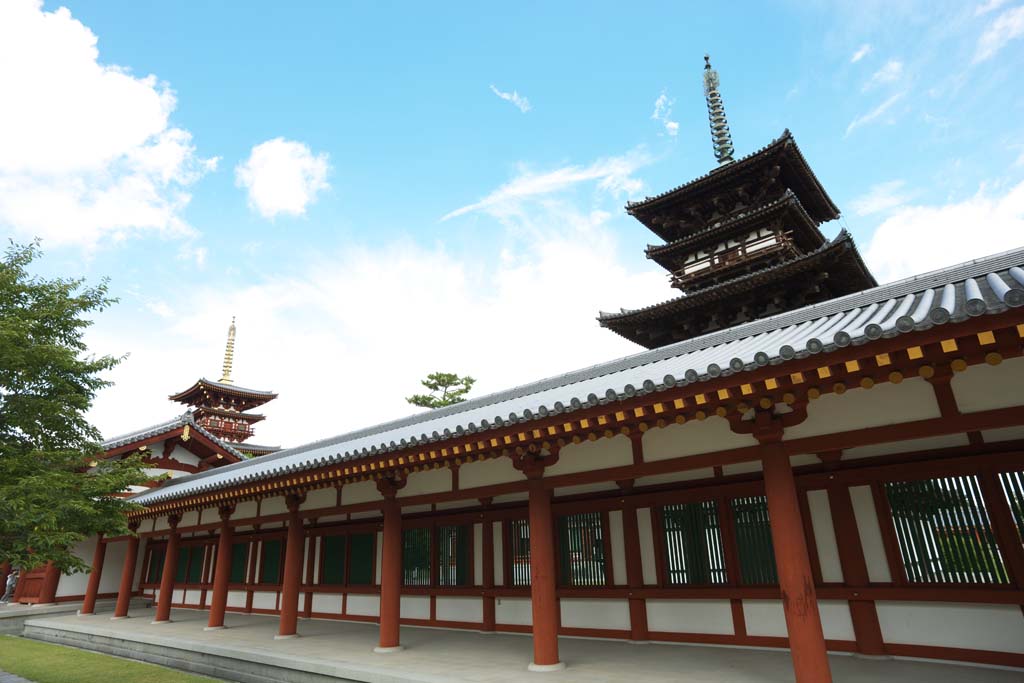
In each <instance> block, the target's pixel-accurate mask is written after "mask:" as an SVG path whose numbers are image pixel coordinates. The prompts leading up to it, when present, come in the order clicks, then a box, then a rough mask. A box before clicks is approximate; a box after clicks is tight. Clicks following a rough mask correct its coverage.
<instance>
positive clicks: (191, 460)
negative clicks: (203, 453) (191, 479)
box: [153, 445, 202, 467]
mask: <svg viewBox="0 0 1024 683" xmlns="http://www.w3.org/2000/svg"><path fill="white" fill-rule="evenodd" d="M153 455H155V456H157V457H160V456H161V455H163V446H162V445H161V447H160V451H159V452H158V451H157V450H156V449H153ZM171 459H172V460H177V461H178V462H180V463H184V464H186V465H192V466H193V467H198V466H199V463H200V462H202V461H201V460H200V459H199V458H198V457H197V456H196V455H195V454H194V453H190V452H189V451H187V450H185V449H184V448H182V447H181V446H175V447H174V450H173V451H171Z"/></svg>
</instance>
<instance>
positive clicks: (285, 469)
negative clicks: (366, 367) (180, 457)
mask: <svg viewBox="0 0 1024 683" xmlns="http://www.w3.org/2000/svg"><path fill="white" fill-rule="evenodd" d="M1022 266H1024V249H1018V250H1014V251H1010V252H1005V253H1003V254H998V255H995V256H990V257H987V258H983V259H978V260H975V261H970V262H968V263H964V264H961V265H958V266H953V267H950V268H944V269H942V270H938V271H935V272H932V273H927V274H924V275H919V276H917V277H913V278H910V279H907V280H901V281H899V282H894V283H892V284H888V285H884V286H881V287H874V288H872V289H868V290H864V291H861V292H857V293H856V294H850V295H848V296H844V297H840V298H837V299H832V300H829V301H826V302H823V303H819V304H814V305H812V306H806V307H804V308H800V309H796V310H793V311H789V312H786V313H782V314H780V315H776V316H773V317H770V318H763V319H760V320H755V321H752V322H749V323H745V324H743V325H738V326H736V327H731V328H728V329H725V330H721V331H718V332H714V333H711V334H707V335H704V336H702V337H697V338H695V339H689V340H686V341H683V342H679V343H676V344H672V345H669V346H664V347H661V348H657V349H654V350H651V351H645V352H642V353H638V354H635V355H632V356H628V357H626V358H621V359H619V360H614V361H611V362H608V363H602V364H600V365H595V366H592V367H589V368H584V369H582V370H577V371H574V372H570V373H566V374H564V375H559V376H557V377H552V378H549V379H545V380H541V381H539V382H535V383H533V384H527V385H523V386H520V387H516V388H514V389H510V390H508V391H504V392H499V393H496V394H492V395H490V396H483V397H481V398H476V399H473V400H470V401H466V402H464V403H459V404H456V405H453V406H448V407H446V408H440V409H437V410H433V411H429V412H424V413H420V414H417V415H413V416H410V417H407V418H404V419H401V420H396V421H394V422H388V423H385V424H380V425H377V426H374V427H369V428H366V429H362V430H359V431H355V432H351V433H349V434H342V435H340V436H336V437H333V438H329V439H324V440H322V441H316V442H313V443H310V444H306V445H304V446H299V447H297V448H290V449H286V450H283V451H279V452H277V453H274V454H272V455H267V456H262V457H259V458H254V459H251V460H246V461H245V462H241V463H236V464H233V465H228V466H225V467H220V468H218V469H216V470H210V471H206V472H201V473H198V474H193V475H188V476H185V477H180V478H177V479H173V480H171V481H169V482H167V483H166V484H164V485H163V486H161V487H160V488H157V489H152V490H150V491H147V492H144V493H142V494H139V495H138V496H136V497H135V500H136V501H137V502H139V503H144V504H145V503H155V502H158V501H164V500H170V499H174V498H181V497H184V496H188V495H191V494H198V493H202V492H207V491H212V490H217V489H221V488H224V487H228V486H232V485H238V484H242V483H247V482H253V481H258V480H263V479H270V478H273V477H277V476H281V475H286V474H290V473H294V472H299V471H302V470H308V469H313V468H317V467H322V466H325V465H328V464H331V463H337V462H340V461H343V460H348V459H353V458H357V457H362V456H364V455H367V454H371V453H382V452H389V451H394V450H398V449H401V448H404V447H407V446H409V445H416V444H421V443H424V442H433V441H440V440H443V439H445V438H448V437H450V436H453V435H456V434H465V433H485V432H487V431H488V430H490V429H493V428H496V427H500V426H503V425H507V424H511V423H528V422H530V421H531V420H535V419H538V418H543V417H546V416H548V415H551V414H556V413H569V412H573V411H575V410H579V409H581V408H583V407H585V406H593V405H597V404H612V403H615V402H617V401H622V400H626V399H628V398H631V397H633V396H637V395H643V394H646V393H651V392H655V391H658V390H662V389H664V388H665V387H670V386H679V385H683V384H695V383H700V382H704V381H708V380H709V379H710V378H714V377H719V376H723V375H730V374H735V373H740V372H744V371H747V370H752V369H755V368H758V367H761V366H765V365H769V364H782V363H785V362H786V361H789V360H792V359H794V358H803V357H806V356H808V355H811V354H816V353H823V352H825V353H827V352H829V351H833V350H835V349H838V348H841V347H846V346H849V345H851V344H863V343H866V342H868V341H870V340H874V339H879V338H881V337H894V336H897V335H900V334H906V333H908V332H912V331H914V330H922V329H928V328H931V327H934V326H936V325H945V324H949V323H951V322H954V323H955V322H960V321H963V320H966V319H968V318H970V317H974V316H980V315H984V314H993V313H1000V312H1003V311H1005V310H1007V309H1008V308H1010V307H1017V306H1022V305H1024V269H1022Z"/></svg>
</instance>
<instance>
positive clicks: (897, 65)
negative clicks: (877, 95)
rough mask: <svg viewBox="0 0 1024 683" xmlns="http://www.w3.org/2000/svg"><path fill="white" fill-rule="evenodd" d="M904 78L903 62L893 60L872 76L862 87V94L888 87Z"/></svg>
mask: <svg viewBox="0 0 1024 683" xmlns="http://www.w3.org/2000/svg"><path fill="white" fill-rule="evenodd" d="M902 77H903V62H901V61H899V60H896V59H891V60H889V61H888V62H886V63H885V65H884V66H883V67H882V68H880V69H879V70H878V71H876V72H875V73H873V74H871V78H869V79H868V80H867V82H866V83H865V84H864V85H863V87H861V92H867V91H868V90H871V89H873V88H877V87H878V86H880V85H888V84H889V83H895V82H896V81H898V80H900V78H902Z"/></svg>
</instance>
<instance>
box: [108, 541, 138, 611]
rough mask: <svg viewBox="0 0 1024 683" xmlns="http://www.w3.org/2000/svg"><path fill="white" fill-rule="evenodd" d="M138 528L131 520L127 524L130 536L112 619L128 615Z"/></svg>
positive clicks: (136, 552)
mask: <svg viewBox="0 0 1024 683" xmlns="http://www.w3.org/2000/svg"><path fill="white" fill-rule="evenodd" d="M138 528H139V523H138V522H132V523H131V524H129V525H128V529H129V531H131V536H129V537H128V549H127V550H126V551H125V555H124V566H123V567H122V569H121V586H120V588H118V590H117V605H115V606H114V616H113V617H112V618H113V619H124V618H126V617H127V616H128V606H129V605H130V604H131V601H132V584H133V583H134V582H135V563H136V561H137V560H138V555H139V537H138V536H136V535H135V532H136V530H138Z"/></svg>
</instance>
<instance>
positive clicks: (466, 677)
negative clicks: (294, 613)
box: [25, 609, 1024, 683]
mask: <svg viewBox="0 0 1024 683" xmlns="http://www.w3.org/2000/svg"><path fill="white" fill-rule="evenodd" d="M131 616H133V617H134V618H131V619H123V620H118V621H111V620H110V618H109V617H110V615H109V613H108V614H98V615H93V616H88V617H78V616H68V615H63V616H55V617H49V618H39V619H32V620H30V621H29V622H28V623H27V624H26V631H25V635H26V636H28V637H32V638H38V639H41V640H49V641H51V642H64V643H66V644H72V645H76V646H78V647H86V648H89V649H96V650H99V651H103V652H109V653H112V654H126V655H127V656H132V657H135V658H139V659H144V660H146V661H152V662H155V663H163V664H167V665H170V666H175V667H177V668H183V669H187V670H190V671H193V672H195V673H205V674H207V675H212V676H217V677H220V678H227V679H229V680H237V681H260V682H262V681H281V680H288V681H296V682H300V683H301V682H303V681H316V682H323V681H330V680H335V681H336V680H339V679H340V680H348V681H366V682H373V683H382V682H387V683H405V682H416V683H441V682H442V681H474V682H479V683H514V682H517V681H524V682H526V681H531V682H533V683H537V681H558V682H559V683H598V682H605V681H607V682H608V683H611V682H612V681H616V682H618V681H628V682H629V683H664V682H665V681H680V682H686V683H788V682H790V681H792V680H793V673H792V665H791V662H790V657H789V653H788V652H787V651H784V650H750V649H739V648H722V647H707V646H690V645H642V646H638V645H630V644H628V643H625V642H616V641H600V640H584V639H578V638H561V639H560V640H559V644H560V647H561V653H562V658H563V660H564V661H565V663H566V664H567V665H568V667H567V668H566V669H565V670H564V671H561V672H557V673H546V674H536V673H528V672H527V671H526V665H527V664H528V663H529V661H530V656H531V651H532V644H531V640H530V638H529V637H528V636H519V635H512V634H487V635H484V634H479V633H475V632H466V631H447V630H436V629H427V628H415V627H404V626H403V627H402V643H403V645H404V646H405V648H406V649H405V650H404V651H402V652H398V653H394V654H387V655H379V654H374V653H373V647H374V645H376V641H377V627H376V626H375V625H374V624H364V623H353V622H342V621H331V620H302V621H300V623H299V633H300V634H301V637H299V638H296V639H293V640H276V641H275V640H274V639H273V636H274V634H275V633H276V631H277V622H278V620H277V617H274V616H261V615H241V614H231V613H229V614H228V615H227V617H228V618H227V622H226V623H227V625H228V628H227V629H224V630H220V631H206V632H204V631H203V626H204V625H205V623H206V619H207V613H206V612H201V611H193V610H177V609H176V610H173V612H172V614H171V618H172V623H169V624H162V625H152V624H150V621H151V620H152V617H153V610H151V609H133V610H132V612H131ZM830 659H831V664H832V671H833V676H834V680H835V681H836V683H869V682H870V683H874V682H876V681H901V682H902V683H918V682H920V683H1020V682H1021V681H1022V680H1024V672H1022V671H1008V670H1000V669H986V668H980V667H972V666H961V665H956V664H945V663H931V662H920V661H902V660H869V659H862V658H858V657H852V656H839V655H837V656H832V657H831V658H830Z"/></svg>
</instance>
